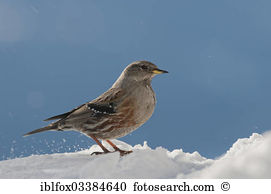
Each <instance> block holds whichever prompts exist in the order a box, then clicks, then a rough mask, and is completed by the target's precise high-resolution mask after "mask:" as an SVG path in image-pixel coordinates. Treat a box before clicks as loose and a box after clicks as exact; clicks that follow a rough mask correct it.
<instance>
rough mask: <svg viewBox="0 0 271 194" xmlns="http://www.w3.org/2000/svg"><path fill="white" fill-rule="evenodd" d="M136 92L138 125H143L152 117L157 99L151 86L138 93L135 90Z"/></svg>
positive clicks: (140, 89)
mask: <svg viewBox="0 0 271 194" xmlns="http://www.w3.org/2000/svg"><path fill="white" fill-rule="evenodd" d="M134 92H135V93H136V94H135V95H134V96H137V99H136V108H135V120H136V123H138V124H140V125H142V124H143V123H145V122H146V121H147V120H148V119H149V118H150V117H151V116H152V113H153V111H154V108H155V104H156V98H155V94H154V92H153V90H152V88H151V87H150V86H146V87H142V88H139V90H138V91H136V90H135V91H134Z"/></svg>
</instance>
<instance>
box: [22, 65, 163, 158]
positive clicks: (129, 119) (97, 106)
mask: <svg viewBox="0 0 271 194" xmlns="http://www.w3.org/2000/svg"><path fill="white" fill-rule="evenodd" d="M164 73H168V71H166V70H161V69H159V68H158V67H157V66H156V65H155V64H153V63H151V62H149V61H135V62H132V63H131V64H129V65H128V66H127V67H126V68H125V69H124V70H123V71H122V73H121V74H120V76H119V77H118V79H117V80H116V81H115V83H114V84H113V85H112V86H111V88H109V89H108V90H107V91H106V92H104V93H103V94H101V95H100V96H99V97H97V98H96V99H94V100H92V101H89V102H87V103H84V104H82V105H80V106H78V107H76V108H74V109H72V110H71V111H69V112H66V113H63V114H60V115H56V116H53V117H50V118H48V119H45V120H44V121H53V120H56V121H54V122H52V123H50V124H49V125H47V126H45V127H42V128H39V129H36V130H34V131H30V132H28V133H26V134H24V136H29V135H32V134H35V133H39V132H44V131H68V130H75V131H78V132H81V133H83V134H85V135H86V136H88V137H90V138H92V139H93V140H94V141H95V142H96V143H97V144H98V145H99V146H100V147H101V149H102V151H103V152H93V153H92V154H94V155H98V154H105V153H111V152H119V153H120V155H121V156H124V155H126V154H129V153H132V151H131V150H121V149H120V148H118V147H117V146H116V145H115V144H114V143H113V142H112V141H111V140H112V139H117V138H120V137H123V136H125V135H127V134H129V133H131V132H133V131H134V130H136V129H137V128H139V127H140V126H141V125H143V124H144V123H145V122H146V121H147V120H149V118H150V117H151V116H152V114H153V112H154V108H155V105H156V96H155V93H154V91H153V89H152V86H151V81H152V78H153V77H154V76H155V75H158V74H164ZM100 140H104V141H106V142H107V143H108V144H109V145H110V146H112V148H113V149H114V151H109V150H108V149H107V148H106V147H105V146H103V144H102V143H101V142H100Z"/></svg>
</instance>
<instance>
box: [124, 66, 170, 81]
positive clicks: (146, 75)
mask: <svg viewBox="0 0 271 194" xmlns="http://www.w3.org/2000/svg"><path fill="white" fill-rule="evenodd" d="M162 73H168V72H167V71H165V70H161V69H159V68H158V67H157V66H156V65H155V64H153V63H151V62H149V61H135V62H133V63H131V64H129V65H128V66H127V67H126V68H125V69H124V71H123V74H124V76H125V77H126V78H127V79H131V80H135V81H144V80H146V81H151V79H152V78H153V77H154V76H155V75H158V74H162Z"/></svg>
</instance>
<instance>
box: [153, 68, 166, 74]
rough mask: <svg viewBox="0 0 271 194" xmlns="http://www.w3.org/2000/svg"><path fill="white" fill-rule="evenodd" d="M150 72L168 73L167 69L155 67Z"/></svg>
mask: <svg viewBox="0 0 271 194" xmlns="http://www.w3.org/2000/svg"><path fill="white" fill-rule="evenodd" d="M152 73H154V74H162V73H168V71H166V70H162V69H158V68H156V69H154V70H152Z"/></svg>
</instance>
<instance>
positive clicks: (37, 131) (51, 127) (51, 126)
mask: <svg viewBox="0 0 271 194" xmlns="http://www.w3.org/2000/svg"><path fill="white" fill-rule="evenodd" d="M51 130H58V129H57V128H56V126H54V125H48V126H46V127H42V128H39V129H36V130H34V131H30V132H28V133H26V134H24V135H23V136H24V137H25V136H28V135H32V134H35V133H40V132H43V131H51Z"/></svg>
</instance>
